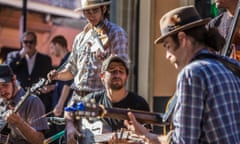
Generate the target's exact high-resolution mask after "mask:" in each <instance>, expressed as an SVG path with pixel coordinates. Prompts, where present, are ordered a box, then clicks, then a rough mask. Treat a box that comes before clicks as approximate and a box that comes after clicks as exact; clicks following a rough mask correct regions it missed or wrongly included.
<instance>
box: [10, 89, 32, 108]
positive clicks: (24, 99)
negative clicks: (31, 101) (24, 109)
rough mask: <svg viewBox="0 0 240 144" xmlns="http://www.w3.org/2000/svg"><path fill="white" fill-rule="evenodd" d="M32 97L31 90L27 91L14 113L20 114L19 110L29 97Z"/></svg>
mask: <svg viewBox="0 0 240 144" xmlns="http://www.w3.org/2000/svg"><path fill="white" fill-rule="evenodd" d="M29 95H30V90H27V91H26V93H25V95H24V96H22V97H21V100H20V101H19V102H18V103H17V105H16V106H15V107H14V112H18V110H19V108H20V107H21V106H22V104H23V103H24V102H25V101H26V99H27V98H28V96H29Z"/></svg>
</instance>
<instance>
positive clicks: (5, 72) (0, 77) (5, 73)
mask: <svg viewBox="0 0 240 144" xmlns="http://www.w3.org/2000/svg"><path fill="white" fill-rule="evenodd" d="M13 75H14V74H13V71H12V69H11V68H10V67H9V66H8V65H7V64H0V82H3V83H6V82H10V81H11V80H12V77H13Z"/></svg>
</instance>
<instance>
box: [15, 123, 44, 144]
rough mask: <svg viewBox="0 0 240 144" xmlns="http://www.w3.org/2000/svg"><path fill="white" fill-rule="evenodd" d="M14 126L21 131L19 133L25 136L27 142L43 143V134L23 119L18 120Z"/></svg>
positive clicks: (33, 143)
mask: <svg viewBox="0 0 240 144" xmlns="http://www.w3.org/2000/svg"><path fill="white" fill-rule="evenodd" d="M16 126H17V128H18V129H19V130H20V131H21V133H22V134H23V136H24V137H25V138H26V140H27V141H28V142H29V143H32V144H42V143H43V140H44V135H43V133H42V132H38V131H36V130H35V129H33V128H32V127H31V126H30V125H29V124H27V123H26V122H24V121H22V122H19V123H18V124H17V125H16Z"/></svg>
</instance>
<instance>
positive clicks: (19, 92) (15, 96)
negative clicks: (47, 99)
mask: <svg viewBox="0 0 240 144" xmlns="http://www.w3.org/2000/svg"><path fill="white" fill-rule="evenodd" d="M25 95H26V92H25V91H24V89H23V88H21V86H20V85H19V84H18V83H17V80H16V75H14V73H13V72H12V70H11V68H10V67H9V66H8V65H6V64H0V99H1V101H0V102H1V103H0V114H1V115H0V120H1V122H4V121H5V123H6V122H7V124H8V127H9V128H10V133H9V134H8V135H9V140H8V142H6V141H5V142H6V143H8V144H30V143H31V144H42V143H43V140H44V132H45V130H47V129H48V124H47V120H46V119H45V118H40V117H41V116H42V115H43V114H45V108H44V105H43V103H42V101H41V100H40V99H39V97H37V96H34V95H32V94H31V95H30V96H27V98H26V99H25V100H24V102H23V101H21V100H22V99H21V98H22V97H23V96H25ZM19 102H22V104H21V105H20V106H19V109H18V111H17V112H16V113H15V111H14V106H15V105H17V104H18V103H19ZM4 126H5V125H4V124H3V123H2V125H1V129H3V128H2V127H4ZM3 130H4V129H3ZM2 132H3V131H1V133H2ZM3 133H4V132H3ZM2 138H3V135H1V137H0V139H2ZM5 142H4V143H5Z"/></svg>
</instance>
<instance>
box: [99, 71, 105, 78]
mask: <svg viewBox="0 0 240 144" xmlns="http://www.w3.org/2000/svg"><path fill="white" fill-rule="evenodd" d="M99 76H100V79H101V80H103V77H104V73H103V72H101V73H100V74H99Z"/></svg>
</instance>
